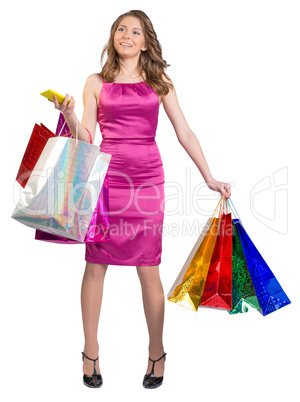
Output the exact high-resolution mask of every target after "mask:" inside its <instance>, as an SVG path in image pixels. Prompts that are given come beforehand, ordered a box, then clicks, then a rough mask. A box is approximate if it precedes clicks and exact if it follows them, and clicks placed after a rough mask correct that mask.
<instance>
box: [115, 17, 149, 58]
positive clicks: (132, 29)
mask: <svg viewBox="0 0 300 402" xmlns="http://www.w3.org/2000/svg"><path fill="white" fill-rule="evenodd" d="M126 44H127V45H126ZM114 47H115V50H116V52H117V53H118V54H119V55H120V56H122V57H126V56H127V57H128V56H135V55H137V54H138V53H140V52H141V51H142V50H146V49H147V47H146V46H145V36H144V32H143V29H142V25H141V22H140V20H139V19H138V18H136V17H130V16H127V17H124V18H123V19H122V21H121V22H120V24H119V26H118V27H117V30H116V32H115V36H114Z"/></svg>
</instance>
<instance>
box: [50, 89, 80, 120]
mask: <svg viewBox="0 0 300 402" xmlns="http://www.w3.org/2000/svg"><path fill="white" fill-rule="evenodd" d="M48 100H50V99H48ZM68 100H69V94H66V96H65V98H64V100H63V103H61V104H60V103H59V102H58V100H57V97H56V95H53V102H54V106H55V109H57V110H59V111H60V112H62V113H63V114H64V115H66V114H67V115H69V116H70V115H71V114H72V113H73V112H74V109H75V100H74V98H73V96H71V98H70V102H69V104H68V105H67V102H68ZM50 102H52V101H50Z"/></svg>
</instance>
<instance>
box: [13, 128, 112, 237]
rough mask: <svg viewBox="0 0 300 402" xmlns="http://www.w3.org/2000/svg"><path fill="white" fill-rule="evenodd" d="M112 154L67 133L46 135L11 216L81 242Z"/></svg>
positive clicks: (35, 226)
mask: <svg viewBox="0 0 300 402" xmlns="http://www.w3.org/2000/svg"><path fill="white" fill-rule="evenodd" d="M110 159H111V155H110V154H107V153H104V152H101V151H100V147H98V146H96V145H93V144H89V143H87V142H85V141H80V140H78V123H77V125H76V139H73V138H66V137H63V138H62V137H56V136H55V137H54V138H49V140H48V141H47V143H46V145H45V147H44V149H43V151H42V153H41V155H40V158H39V159H38V161H37V163H36V165H35V168H34V170H33V172H32V174H31V176H30V178H29V180H28V182H27V184H26V186H25V187H24V189H23V191H22V193H21V196H20V199H19V201H18V203H17V205H16V208H15V210H14V212H13V214H12V218H14V219H16V220H17V221H19V222H21V223H23V224H24V225H27V226H29V227H33V228H36V229H40V230H42V231H44V232H48V233H52V234H54V235H59V236H63V237H67V238H70V239H73V240H78V241H80V242H84V239H85V236H86V234H87V231H88V228H89V224H90V221H91V219H92V216H93V211H94V209H95V207H96V205H97V201H98V198H99V195H100V191H101V188H102V185H103V181H104V178H105V175H106V173H107V169H108V165H109V162H110Z"/></svg>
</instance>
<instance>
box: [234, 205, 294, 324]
mask: <svg viewBox="0 0 300 402" xmlns="http://www.w3.org/2000/svg"><path fill="white" fill-rule="evenodd" d="M229 199H230V198H229ZM230 202H231V204H232V206H233V203H232V201H231V199H230ZM233 208H234V206H233ZM234 209H235V208H234ZM237 216H238V214H237ZM233 224H234V225H235V228H236V230H237V233H238V235H239V238H240V240H241V244H242V247H243V251H244V254H245V258H246V262H247V267H248V270H249V274H250V276H251V279H252V281H253V286H254V289H255V293H256V296H257V299H258V303H259V305H260V308H261V313H262V314H263V315H264V316H265V315H267V314H270V313H272V312H274V311H276V310H278V309H280V308H282V307H284V306H286V305H287V304H290V303H291V301H290V299H289V298H288V297H287V295H286V294H285V292H284V291H283V289H282V287H281V286H280V284H279V282H278V280H277V279H276V278H275V276H274V274H273V272H272V271H271V269H270V268H269V266H268V265H267V263H266V262H265V261H264V259H263V257H262V256H261V254H260V253H259V251H258V250H257V248H256V247H255V245H254V243H253V242H252V240H251V239H250V237H249V235H248V234H247V232H246V230H245V228H244V227H243V225H242V222H241V220H240V219H233Z"/></svg>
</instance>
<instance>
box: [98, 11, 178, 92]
mask: <svg viewBox="0 0 300 402" xmlns="http://www.w3.org/2000/svg"><path fill="white" fill-rule="evenodd" d="M127 16H131V17H136V18H138V19H139V20H140V22H141V25H142V29H143V32H144V36H145V42H146V45H147V50H146V51H142V52H141V54H140V58H139V61H138V71H139V73H140V74H142V73H143V72H145V74H146V83H147V84H148V85H149V86H151V87H152V88H153V89H154V90H155V92H156V93H157V94H158V95H167V93H168V92H169V88H173V85H172V83H169V82H166V81H164V80H163V75H164V76H165V77H166V78H167V79H170V77H169V76H168V75H167V74H166V73H165V71H164V69H165V68H167V67H169V66H170V64H167V62H166V61H165V60H163V58H162V47H161V45H160V43H159V41H158V39H157V35H156V32H155V31H154V28H153V25H152V22H151V21H150V19H149V18H148V16H147V15H146V14H145V13H144V12H143V11H141V10H130V11H128V12H126V13H124V14H122V15H120V16H119V17H118V18H117V19H116V20H115V21H114V23H113V24H112V26H111V29H110V37H109V40H108V42H107V44H106V45H105V46H104V48H103V51H102V53H101V66H102V65H103V58H104V54H105V52H106V51H107V60H106V62H105V64H104V66H103V67H102V71H101V72H100V75H101V77H102V78H103V79H104V80H105V81H107V82H114V80H115V77H116V76H117V75H118V73H119V71H120V61H119V55H118V53H117V52H116V50H115V48H114V35H115V32H116V30H117V28H118V26H119V24H120V23H121V21H122V19H123V18H124V17H127Z"/></svg>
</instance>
